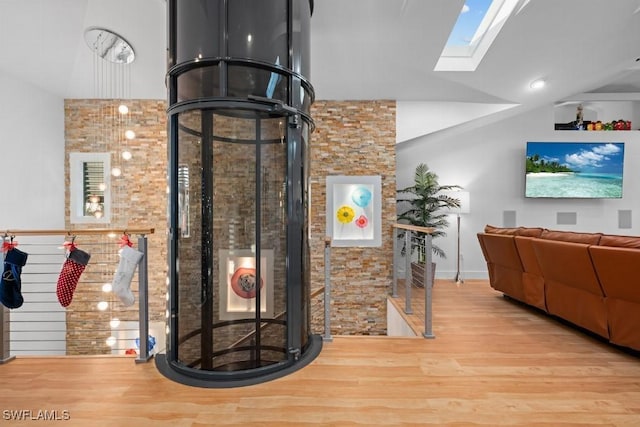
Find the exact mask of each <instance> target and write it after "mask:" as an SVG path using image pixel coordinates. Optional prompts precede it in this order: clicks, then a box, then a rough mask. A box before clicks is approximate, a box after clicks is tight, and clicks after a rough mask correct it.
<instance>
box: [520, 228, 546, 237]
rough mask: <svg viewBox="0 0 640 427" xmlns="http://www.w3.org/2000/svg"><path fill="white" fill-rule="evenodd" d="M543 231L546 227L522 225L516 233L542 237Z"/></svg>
mask: <svg viewBox="0 0 640 427" xmlns="http://www.w3.org/2000/svg"><path fill="white" fill-rule="evenodd" d="M543 231H544V229H543V228H540V227H520V228H518V231H517V232H516V234H517V235H518V236H524V237H540V235H542V232H543Z"/></svg>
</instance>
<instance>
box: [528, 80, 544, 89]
mask: <svg viewBox="0 0 640 427" xmlns="http://www.w3.org/2000/svg"><path fill="white" fill-rule="evenodd" d="M545 84H546V82H545V81H544V79H538V80H534V81H532V82H531V84H530V85H529V87H531V89H542V88H543V87H544V85H545Z"/></svg>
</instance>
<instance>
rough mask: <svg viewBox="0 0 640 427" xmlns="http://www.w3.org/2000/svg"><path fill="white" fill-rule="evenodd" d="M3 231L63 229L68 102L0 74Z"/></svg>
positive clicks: (0, 223)
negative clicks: (65, 125)
mask: <svg viewBox="0 0 640 427" xmlns="http://www.w3.org/2000/svg"><path fill="white" fill-rule="evenodd" d="M0 93H2V102H0V131H1V133H0V135H1V136H0V147H1V149H0V159H2V166H1V167H0V182H1V183H2V191H1V192H0V194H1V195H0V197H1V198H2V209H0V230H6V229H7V228H9V227H11V228H14V229H34V228H35V229H41V228H64V100H63V99H62V98H59V97H57V96H53V95H51V94H48V93H46V92H43V91H42V90H40V89H37V88H35V87H34V86H31V85H28V84H25V83H22V82H20V81H18V80H15V79H12V78H11V77H9V76H7V75H4V74H0Z"/></svg>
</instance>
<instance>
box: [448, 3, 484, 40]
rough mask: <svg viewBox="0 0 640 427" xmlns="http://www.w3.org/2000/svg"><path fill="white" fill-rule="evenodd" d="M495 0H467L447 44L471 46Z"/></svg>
mask: <svg viewBox="0 0 640 427" xmlns="http://www.w3.org/2000/svg"><path fill="white" fill-rule="evenodd" d="M493 2H494V0H467V1H466V3H465V4H464V6H463V7H462V11H460V15H458V20H457V21H456V24H455V25H454V26H453V29H452V30H451V34H450V35H449V40H447V46H469V45H471V42H472V41H473V39H474V36H475V35H476V32H477V31H478V28H479V27H480V23H481V22H482V20H483V19H484V17H485V16H486V15H487V11H488V10H489V6H491V3H493Z"/></svg>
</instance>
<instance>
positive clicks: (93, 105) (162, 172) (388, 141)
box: [65, 100, 396, 354]
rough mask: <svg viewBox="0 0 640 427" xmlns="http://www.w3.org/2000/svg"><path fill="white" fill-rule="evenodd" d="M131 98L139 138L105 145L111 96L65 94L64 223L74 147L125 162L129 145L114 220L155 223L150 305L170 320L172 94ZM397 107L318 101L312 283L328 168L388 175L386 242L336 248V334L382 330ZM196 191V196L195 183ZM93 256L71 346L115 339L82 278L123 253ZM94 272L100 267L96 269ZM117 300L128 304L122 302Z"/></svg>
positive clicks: (88, 348) (72, 324)
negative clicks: (168, 229) (169, 109)
mask: <svg viewBox="0 0 640 427" xmlns="http://www.w3.org/2000/svg"><path fill="white" fill-rule="evenodd" d="M128 104H129V108H130V115H131V124H132V126H133V129H134V130H135V132H136V138H135V139H134V140H132V141H129V142H127V143H126V144H124V143H121V146H118V144H109V146H107V144H106V143H105V142H104V141H100V140H98V139H96V138H95V135H96V134H100V132H104V129H102V124H101V123H100V121H99V120H98V119H97V116H98V115H99V114H101V112H103V111H105V109H106V108H107V106H108V105H110V104H109V101H102V100H66V101H65V140H66V166H65V170H66V184H67V193H66V206H67V211H66V218H67V227H70V226H71V224H69V220H68V218H69V210H68V209H69V208H68V206H69V193H68V188H69V153H70V152H105V151H109V152H111V153H112V162H114V163H121V160H120V157H119V156H120V154H119V150H120V149H122V148H123V147H122V145H126V146H127V148H128V149H129V150H130V151H131V152H132V153H133V159H132V160H130V161H129V162H128V163H127V164H126V165H123V176H122V177H120V178H118V179H117V181H118V182H116V187H115V190H114V191H116V193H117V194H116V195H115V197H116V200H114V201H113V202H112V203H113V204H114V214H115V217H114V221H113V224H112V226H113V227H115V228H118V229H119V228H122V229H123V230H124V229H126V227H133V226H136V227H144V228H147V227H149V228H154V229H155V233H154V234H153V235H151V236H149V253H150V254H149V260H148V261H149V312H150V320H151V321H164V319H165V317H164V316H165V309H166V301H165V294H166V284H165V280H166V270H167V267H166V256H167V248H166V246H167V245H166V215H167V195H166V188H167V180H166V176H167V175H166V173H167V133H166V102H165V101H163V100H135V101H129V102H128ZM395 111H396V110H395V102H394V101H316V102H315V104H314V105H313V107H312V116H313V118H314V120H315V123H316V130H315V132H314V133H313V134H312V135H311V153H310V160H311V161H310V163H311V178H310V179H311V217H310V220H309V222H310V226H311V230H310V231H311V241H310V242H311V287H312V289H319V288H321V287H322V286H323V285H324V258H323V257H324V236H325V234H326V230H325V222H326V218H325V200H326V187H325V178H326V176H328V175H380V176H381V177H382V233H383V236H382V242H383V243H382V246H381V247H377V248H332V251H331V265H332V269H331V281H332V287H333V293H332V302H331V315H332V319H331V325H332V331H331V333H332V334H334V335H338V334H348V335H356V334H371V335H384V334H386V329H387V326H386V297H387V295H388V293H389V291H390V284H391V279H392V258H393V256H392V252H393V245H392V240H391V238H390V237H391V235H392V231H391V225H392V224H393V223H395V219H396V208H395V200H396V182H395V172H396V164H395V118H396V117H395ZM192 197H195V195H194V194H193V193H192ZM101 227H104V226H101ZM76 228H78V227H77V225H76ZM97 228H100V227H97ZM132 238H135V236H132ZM134 241H135V239H134ZM77 243H78V246H79V247H80V248H83V249H87V248H88V247H87V245H86V244H83V239H82V238H79V239H78V240H77ZM98 243H99V242H98ZM114 245H115V243H114ZM89 249H90V248H89ZM98 249H99V248H98V247H97V248H96V252H97V251H98ZM97 262H98V259H97V257H96V258H94V257H92V261H91V262H90V265H89V266H88V267H87V270H85V273H83V276H82V277H81V284H79V285H78V288H77V290H76V293H75V296H74V301H73V303H72V305H71V306H70V307H69V308H68V309H67V323H68V325H67V326H68V350H67V352H68V354H97V353H107V352H109V348H107V347H106V346H105V345H104V344H102V343H104V340H105V339H106V337H108V335H109V331H108V330H96V325H98V324H102V321H104V323H105V324H108V320H109V315H108V313H100V312H98V311H97V310H96V309H95V302H96V301H97V300H98V299H100V298H101V294H100V292H101V290H100V286H94V285H85V286H83V285H82V281H85V282H87V283H94V282H95V283H100V284H101V283H102V282H104V281H107V282H109V281H110V280H111V278H112V275H113V271H115V268H116V266H117V259H115V258H113V257H111V258H109V257H107V259H106V261H104V263H106V264H107V265H110V266H111V269H107V270H106V271H105V270H104V268H102V270H100V271H98V270H97V267H96V266H97ZM92 269H93V270H92ZM92 274H94V275H97V276H100V277H98V278H95V277H94V276H92ZM134 286H135V284H134ZM136 296H137V295H136ZM119 309H120V310H123V308H122V307H119ZM127 313H128V314H127ZM322 316H323V310H322V294H320V296H319V297H316V298H314V299H313V300H312V331H313V332H315V333H323V317H322ZM120 318H121V320H135V319H137V309H136V306H134V307H131V308H128V309H126V310H123V314H120ZM96 343H97V344H96Z"/></svg>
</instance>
